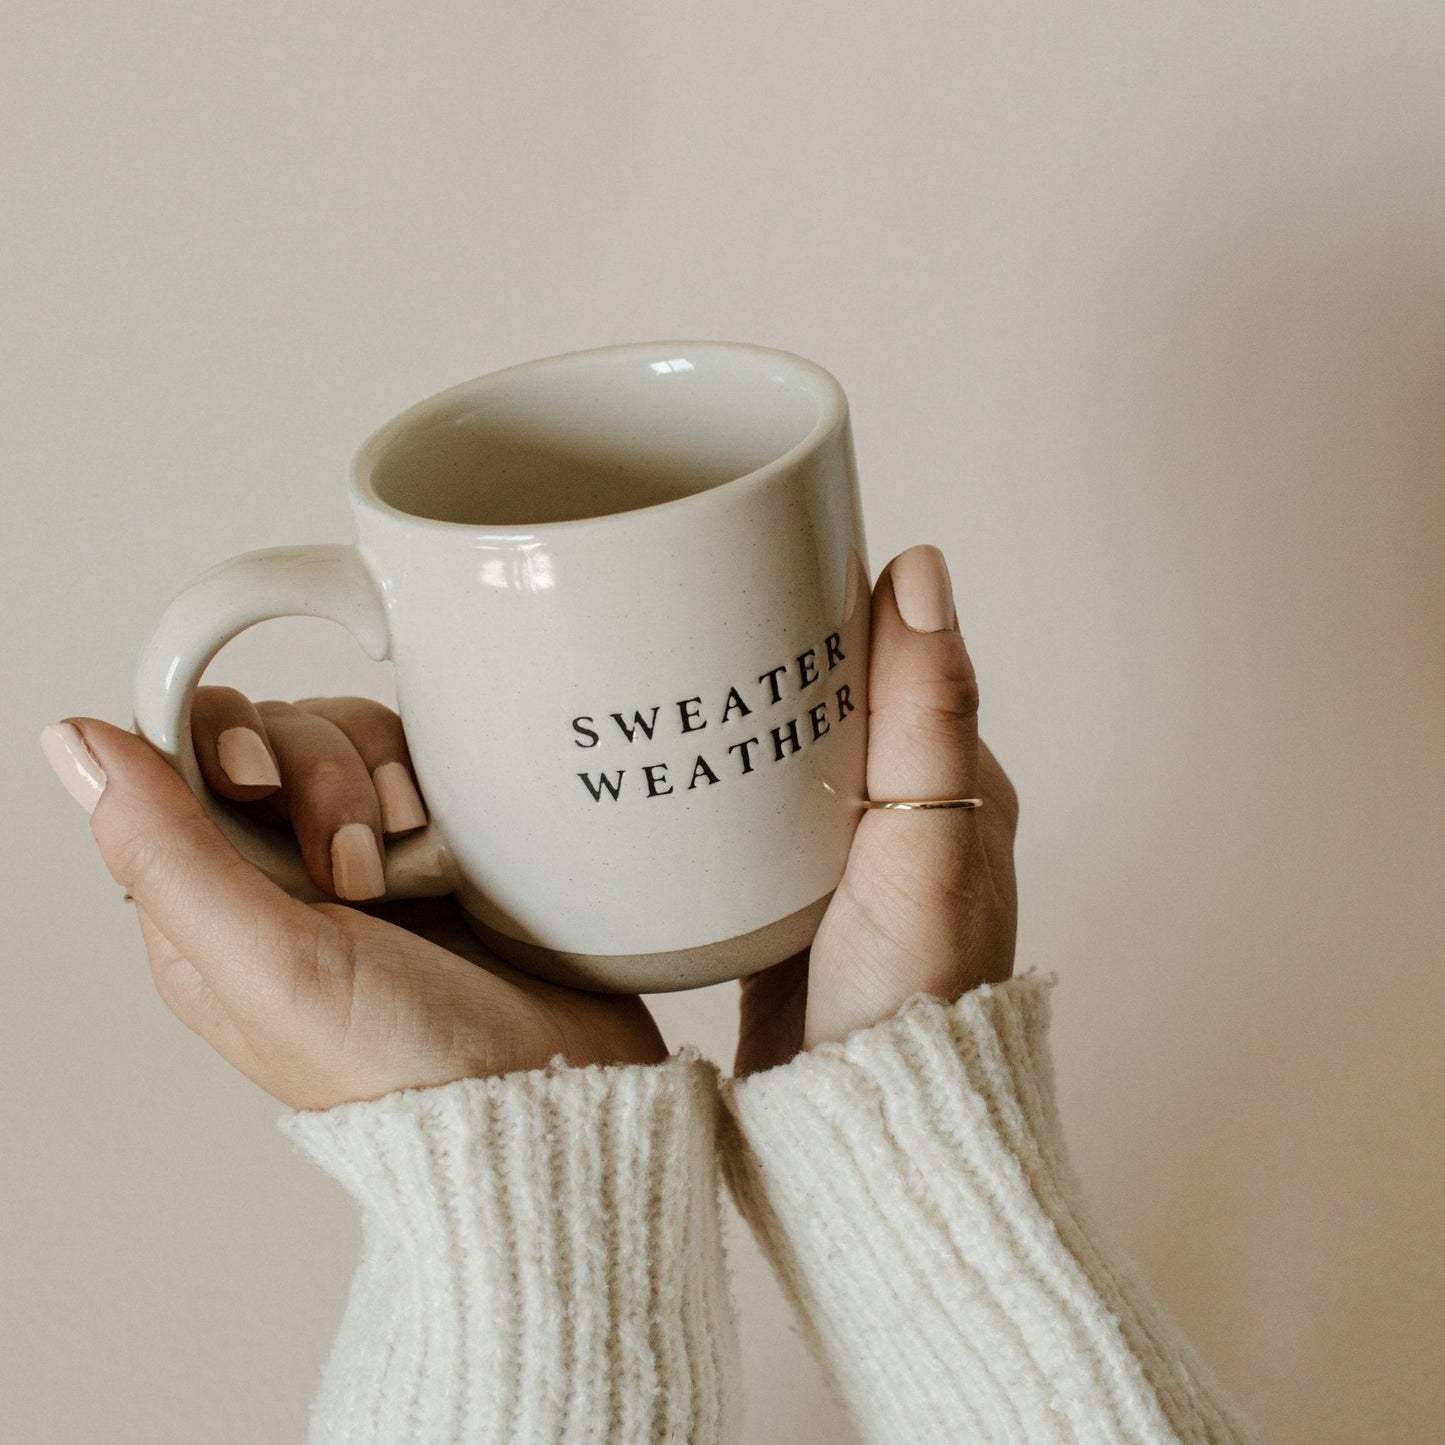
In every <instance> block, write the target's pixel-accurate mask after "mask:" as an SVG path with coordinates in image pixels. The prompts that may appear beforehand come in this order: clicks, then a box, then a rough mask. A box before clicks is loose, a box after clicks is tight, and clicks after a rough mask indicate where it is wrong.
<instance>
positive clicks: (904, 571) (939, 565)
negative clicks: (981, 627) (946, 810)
mask: <svg viewBox="0 0 1445 1445" xmlns="http://www.w3.org/2000/svg"><path fill="white" fill-rule="evenodd" d="M868 704H869V716H868V796H869V797H870V798H873V799H884V798H890V799H904V800H908V799H915V798H968V797H973V796H974V792H975V788H976V786H977V783H978V753H979V747H978V680H977V679H976V678H975V676H974V671H973V663H972V662H971V661H970V660H969V656H968V649H967V648H966V647H965V646H964V644H963V637H962V636H961V635H960V633H959V630H958V614H957V612H956V611H955V610H954V605H953V587H952V583H951V582H950V580H949V576H948V566H947V564H946V563H945V562H944V560H943V553H942V552H940V551H939V550H938V548H937V547H910V548H909V549H908V551H906V552H904V553H902V554H901V555H899V556H898V557H895V558H894V559H893V561H892V562H891V563H889V565H888V567H887V568H886V569H885V571H884V574H883V576H882V577H881V578H880V579H879V583H878V586H877V588H876V589H875V593H874V602H873V637H872V646H871V656H870V659H869V671H868ZM950 812H951V814H952V816H953V819H954V821H956V822H957V821H962V822H967V821H970V820H969V819H968V818H967V816H966V814H967V810H964V809H955V810H950ZM872 816H873V817H875V818H876V817H879V814H878V813H877V812H874V813H873V814H872ZM864 821H865V822H866V821H868V820H867V819H865V820H864ZM880 821H886V822H889V823H902V824H910V823H917V822H918V821H919V820H918V819H917V818H916V817H915V818H906V817H905V818H880ZM908 831H911V832H914V833H918V832H920V831H922V830H919V829H918V828H916V827H914V828H912V829H911V830H908ZM935 831H936V830H935Z"/></svg>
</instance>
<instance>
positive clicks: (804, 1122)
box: [723, 976, 1257, 1445]
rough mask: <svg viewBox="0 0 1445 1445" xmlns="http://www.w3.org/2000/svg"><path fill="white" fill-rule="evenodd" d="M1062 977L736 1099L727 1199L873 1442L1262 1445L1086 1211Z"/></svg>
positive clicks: (891, 1028) (860, 1046) (910, 1010)
mask: <svg viewBox="0 0 1445 1445" xmlns="http://www.w3.org/2000/svg"><path fill="white" fill-rule="evenodd" d="M1051 982H1052V981H1051V980H1046V979H1041V978H1038V977H1036V976H1029V977H1024V978H1020V979H1014V980H1012V981H1010V982H1008V983H1005V984H1000V985H996V986H994V987H991V988H980V989H976V990H974V991H973V992H971V993H968V994H966V995H965V996H964V997H963V998H962V999H961V1000H959V1002H958V1003H956V1004H954V1005H952V1006H945V1005H943V1004H941V1003H939V1002H937V1001H936V1000H932V999H923V998H920V999H916V1000H914V1001H913V1002H912V1003H910V1004H909V1005H908V1006H906V1007H905V1008H904V1009H903V1010H902V1011H901V1012H900V1013H899V1014H898V1015H897V1016H896V1017H895V1018H893V1019H890V1020H888V1021H887V1022H885V1023H881V1024H877V1025H874V1026H873V1027H872V1028H869V1029H864V1030H861V1031H860V1032H858V1033H856V1034H854V1035H853V1036H852V1037H851V1038H850V1039H848V1040H847V1041H846V1042H844V1043H842V1044H834V1045H825V1046H823V1047H821V1048H818V1049H816V1050H814V1051H813V1052H811V1053H809V1054H804V1055H800V1056H799V1057H798V1058H796V1059H794V1060H793V1061H792V1062H791V1063H789V1064H786V1065H783V1066H781V1067H779V1068H775V1069H771V1070H769V1071H768V1072H766V1073H762V1074H756V1075H753V1076H752V1077H751V1078H748V1079H745V1080H741V1081H736V1082H733V1083H730V1084H727V1085H725V1086H724V1094H723V1098H724V1103H725V1106H726V1117H725V1123H724V1151H725V1159H724V1169H725V1172H726V1174H727V1176H728V1182H729V1185H730V1186H731V1188H732V1190H733V1193H734V1196H735V1198H736V1199H737V1201H738V1204H739V1207H740V1208H741V1210H742V1212H743V1214H744V1215H745V1216H746V1217H747V1219H748V1221H749V1223H750V1224H751V1225H752V1227H753V1229H754V1232H755V1233H756V1234H757V1235H758V1238H759V1240H760V1242H761V1244H762V1246H763V1248H764V1250H765V1251H766V1252H767V1253H768V1255H769V1257H770V1258H771V1260H772V1262H773V1266H774V1268H775V1270H776V1271H777V1273H778V1276H779V1278H780V1280H781V1281H782V1283H783V1287H784V1289H785V1290H786V1291H787V1293H788V1294H789V1296H790V1298H791V1299H792V1301H793V1304H794V1307H795V1309H796V1310H797V1312H798V1314H799V1317H800V1319H801V1321H802V1323H803V1327H804V1331H805V1333H806V1335H807V1336H808V1339H809V1343H810V1345H811V1347H812V1349H813V1351H814V1353H815V1355H816V1356H817V1357H818V1359H819V1360H820V1362H821V1364H822V1365H823V1367H824V1369H825V1370H826V1372H827V1373H828V1375H829V1377H830V1378H831V1380H832V1382H833V1384H834V1386H835V1387H836V1389H837V1390H838V1392H839V1394H840V1395H841V1397H842V1399H843V1401H844V1403H845V1404H846V1406H847V1407H848V1409H849V1412H850V1414H851V1415H852V1417H853V1419H854V1420H855V1421H856V1422H857V1424H858V1427H859V1429H860V1431H861V1433H862V1436H863V1438H864V1439H865V1440H867V1441H868V1442H870V1445H902V1442H905V1441H906V1442H908V1445H945V1442H946V1445H1065V1442H1068V1445H1078V1442H1090V1445H1123V1442H1131V1445H1164V1442H1186V1445H1206V1442H1207V1445H1239V1442H1246V1441H1251V1442H1252V1441H1255V1440H1256V1439H1257V1437H1256V1436H1255V1435H1254V1433H1253V1432H1252V1431H1251V1429H1250V1428H1249V1427H1248V1426H1247V1425H1246V1424H1245V1423H1244V1422H1243V1421H1242V1420H1241V1419H1240V1418H1239V1416H1238V1415H1236V1414H1235V1412H1234V1410H1233V1409H1232V1407H1231V1406H1230V1405H1229V1404H1228V1403H1227V1402H1226V1401H1225V1399H1224V1398H1223V1396H1222V1395H1221V1393H1220V1391H1219V1389H1218V1387H1217V1386H1216V1385H1215V1384H1214V1383H1213V1381H1212V1380H1211V1379H1210V1378H1209V1376H1208V1375H1207V1373H1206V1372H1205V1370H1204V1368H1203V1367H1202V1365H1201V1364H1200V1362H1199V1361H1198V1359H1196V1357H1195V1355H1194V1353H1193V1352H1192V1350H1191V1349H1190V1347H1189V1345H1188V1343H1187V1342H1186V1341H1185V1340H1184V1339H1183V1337H1182V1336H1181V1335H1180V1334H1179V1332H1178V1331H1177V1330H1176V1329H1175V1328H1174V1327H1173V1326H1172V1325H1171V1324H1170V1323H1169V1322H1168V1321H1167V1320H1166V1319H1165V1318H1164V1316H1163V1315H1162V1313H1161V1312H1160V1310H1159V1308H1158V1306H1157V1305H1156V1304H1155V1303H1154V1302H1153V1300H1152V1299H1151V1298H1150V1296H1149V1292H1148V1290H1147V1288H1146V1287H1145V1285H1144V1284H1143V1282H1142V1281H1141V1279H1140V1278H1139V1276H1138V1275H1137V1274H1136V1273H1135V1271H1134V1269H1133V1268H1132V1267H1131V1266H1130V1264H1129V1263H1128V1262H1127V1261H1126V1260H1125V1259H1124V1257H1123V1256H1122V1255H1121V1254H1120V1253H1119V1252H1118V1250H1117V1249H1116V1248H1115V1247H1114V1246H1113V1245H1112V1244H1111V1243H1110V1241H1109V1240H1108V1239H1107V1237H1106V1236H1105V1234H1104V1232H1103V1230H1102V1229H1101V1228H1100V1226H1099V1224H1098V1223H1097V1222H1096V1221H1095V1219H1094V1218H1093V1216H1092V1214H1091V1213H1090V1210H1089V1207H1088V1205H1087V1203H1086V1202H1085V1200H1084V1197H1083V1194H1082V1192H1081V1191H1080V1188H1079V1183H1078V1180H1077V1178H1076V1177H1075V1175H1074V1172H1073V1169H1072V1167H1071V1166H1070V1163H1069V1160H1068V1155H1067V1153H1066V1151H1065V1147H1064V1140H1063V1137H1062V1135H1061V1133H1060V1128H1059V1118H1058V1114H1057V1111H1056V1109H1055V1103H1054V1088H1053V1072H1052V1066H1051V1063H1050V1057H1049V1051H1048V1038H1047V1035H1048V1021H1049V986H1050V984H1051Z"/></svg>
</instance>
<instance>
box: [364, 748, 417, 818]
mask: <svg viewBox="0 0 1445 1445" xmlns="http://www.w3.org/2000/svg"><path fill="white" fill-rule="evenodd" d="M371 781H372V782H373V783H374V784H375V785H376V797H377V801H378V802H379V803H380V804H381V829H382V832H384V833H409V832H411V830H412V829H413V828H424V827H425V826H426V809H425V808H424V807H423V806H422V801H421V794H420V793H418V792H417V790H416V784H415V783H413V782H412V780H411V774H410V773H409V772H408V771H407V766H406V764H405V763H382V765H381V766H380V767H379V768H377V769H376V771H375V772H373V773H372V775H371Z"/></svg>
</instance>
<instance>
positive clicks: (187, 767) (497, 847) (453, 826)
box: [135, 342, 869, 992]
mask: <svg viewBox="0 0 1445 1445" xmlns="http://www.w3.org/2000/svg"><path fill="white" fill-rule="evenodd" d="M350 500H351V507H352V511H353V514H354V516H355V522H356V533H357V544H356V545H355V546H346V545H328V546H305V547H280V548H271V549H267V550H264V551H259V552H251V553H248V554H246V555H245V556H241V557H237V558H234V559H233V560H231V561H229V562H224V563H222V564H221V565H220V566H218V567H215V568H213V569H211V570H210V571H209V572H207V573H205V574H204V575H203V576H201V577H200V578H198V579H197V580H196V581H195V582H194V583H192V585H191V586H189V587H188V588H186V589H185V590H184V591H183V592H182V593H181V594H180V595H179V596H178V597H177V598H176V599H175V600H174V601H173V602H172V603H171V605H170V607H169V608H168V609H167V610H166V612H165V613H164V614H163V616H162V617H161V619H160V621H159V623H158V624H157V626H156V628H155V630H154V632H153V634H152V635H151V637H150V639H149V641H148V642H147V644H146V646H145V648H144V649H143V651H142V654H141V657H140V661H139V665H138V669H137V673H136V683H135V716H136V725H137V730H138V731H139V732H140V733H141V734H142V735H143V736H144V737H146V738H147V739H148V740H149V741H150V742H151V743H152V744H153V745H154V746H156V747H157V748H158V749H159V750H160V751H161V752H162V753H164V754H165V755H166V756H167V757H168V758H170V760H171V761H172V762H173V764H174V765H175V766H176V767H177V769H178V770H179V771H180V773H181V774H182V776H183V777H184V778H185V779H186V781H187V782H188V783H189V784H190V785H191V787H192V788H193V789H194V790H195V791H196V793H197V794H198V795H199V796H200V797H201V798H202V799H203V801H204V802H205V803H206V806H207V808H208V810H209V811H210V813H211V815H212V816H213V817H214V818H215V820H216V822H217V823H218V824H219V825H220V827H221V828H222V829H223V830H224V832H225V833H226V834H227V836H228V837H229V838H230V839H231V841H232V842H233V843H234V844H235V845H236V846H237V848H238V849H239V850H240V851H241V852H242V853H243V854H245V856H247V857H248V858H249V859H251V860H252V861H253V862H254V863H256V864H257V865H258V866H259V867H260V868H262V869H263V870H264V871H265V872H266V873H267V874H268V875H269V876H270V877H272V878H273V879H274V880H275V881H276V882H278V883H279V884H281V886H282V887H284V888H286V889H287V891H288V892H290V893H292V894H294V895H295V896H297V897H299V898H303V899H306V900H316V899H319V898H321V897H323V896H324V895H322V894H321V893H320V892H319V891H318V890H317V889H316V887H315V885H314V884H313V883H312V882H311V881H310V878H309V876H308V875H307V873H306V870H305V868H304V866H303V864H302V861H301V857H300V854H299V852H298V851H297V850H296V848H295V847H294V845H293V843H292V841H291V840H290V839H289V838H286V837H285V836H284V835H282V834H279V833H276V832H274V831H272V830H269V829H267V828H265V827H262V826H260V825H257V824H253V823H251V822H250V821H249V820H248V819H245V818H243V817H242V816H241V815H240V814H239V813H238V812H236V811H234V810H233V809H231V808H230V807H229V806H228V805H227V804H225V803H223V802H222V801H221V800H219V799H217V798H215V797H214V796H213V795H211V794H210V793H209V790H208V789H207V788H206V786H205V784H204V782H203V781H202V778H201V773H200V769H199V767H198V765H197V762H196V757H195V752H194V749H193V747H192V744H191V736H190V714H191V703H192V698H193V696H194V693H195V688H196V686H197V684H198V683H199V681H200V679H201V676H202V674H203V672H204V670H205V668H206V666H207V664H208V663H209V662H210V661H211V659H212V658H213V657H214V656H215V655H216V653H217V652H218V651H219V650H220V649H221V647H222V646H224V644H225V643H226V642H228V641H229V640H230V639H231V638H233V637H235V636H236V634H237V633H239V632H241V631H242V630H243V629H245V628H247V627H250V626H251V625H253V624H254V623H257V622H261V621H263V620H265V619H267V618H272V617H280V616H288V615H298V616H311V617H327V618H331V619H332V620H334V621H336V622H339V623H341V624H342V625H344V626H345V627H347V628H348V629H350V631H351V632H352V634H353V635H354V636H355V638H356V639H357V641H358V642H359V643H360V644H361V646H362V647H363V649H365V651H366V652H367V653H368V654H369V655H370V656H371V657H374V658H379V659H380V658H389V659H390V660H391V661H392V663H393V665H394V668H395V682H396V694H397V704H398V710H399V712H400V714H401V718H402V723H403V726H404V728H405V730H406V735H407V741H408V744H409V746H410V749H411V757H412V763H413V766H414V769H415V773H416V777H417V780H418V783H419V785H420V788H421V791H422V794H423V797H424V800H425V802H426V805H427V808H428V812H429V815H430V822H429V823H428V825H427V827H426V828H425V829H424V830H422V831H420V832H418V833H415V834H413V835H410V836H408V837H405V838H402V839H400V840H397V841H393V842H390V843H388V845H387V847H386V850H385V866H386V884H387V893H386V896H387V897H388V898H407V897H426V896H433V895H438V894H442V893H455V894H456V895H457V898H458V901H459V902H460V904H461V907H462V909H463V910H464V912H465V914H466V917H467V919H468V922H469V923H470V924H471V926H472V927H473V928H474V929H475V931H476V932H477V933H478V935H479V936H480V937H481V938H482V939H483V940H484V941H485V942H486V943H487V944H488V945H489V946H490V947H491V948H492V949H494V950H495V951H496V953H498V954H499V955H501V956H502V957H503V958H505V959H507V960H509V961H510V962H512V963H514V964H516V965H517V966H519V967H521V968H523V969H525V970H527V971H529V972H532V973H534V974H537V975H540V976H542V977H545V978H549V979H553V980H555V981H557V982H562V983H567V984H571V985H574V986H579V987H584V988H590V989H596V990H603V991H611V992H634V991H645V992H651V991H661V990H668V989H679V988H693V987H699V986H701V985H704V984H710V983H716V982H719V981H720V980H722V979H726V978H733V977H740V976H742V975H744V974H748V973H751V972H754V971H756V970H758V969H761V968H766V967H768V966H769V965H771V964H774V963H777V962H779V961H781V960H782V959H784V958H787V957H789V956H790V955H791V954H793V953H796V952H797V951H798V950H800V949H802V948H804V947H806V946H807V944H808V943H809V942H810V940H811V939H812V936H813V933H814V931H815V930H816V928H817V925H818V922H819V920H820V918H821V917H822V914H823V910H824V909H825V908H826V906H827V903H828V899H829V897H830V896H831V894H832V891H833V889H834V888H835V886H836V885H837V883H838V880H839V878H840V877H841V876H842V872H843V867H844V863H845V861H846V858H847V854H848V847H849V843H850V841H851V839H852V835H853V831H854V828H855V827H856V825H857V822H858V819H859V818H860V817H861V815H862V809H861V807H860V806H859V804H860V800H861V799H862V797H863V796H864V791H863V790H864V782H865V775H864V764H865V753H866V747H867V719H868V700H867V692H866V688H867V675H868V674H867V665H868V623H869V584H868V575H869V574H868V563H867V556H866V551H865V546H864V539H863V524H862V514H861V508H860V505H859V498H858V484H857V478H856V473H855V468H854V461H853V448H852V440H851V435H850V431H849V423H848V407H847V401H846V399H845V397H844V395H843V392H842V389H841V388H840V387H839V385H838V383H837V381H835V380H834V378H833V377H832V376H830V375H829V374H828V373H827V372H826V371H824V370H822V369H821V368H820V367H818V366H816V365H814V364H813V363H811V362H809V361H805V360H803V359H802V358H801V357H797V356H792V355H789V354H787V353H785V352H780V351H772V350H767V349H763V348H760V347H755V346H745V345H737V344H732V343H721V342H666V343H660V344H642V345H630V346H615V347H607V348H603V349H601V350H595V351H585V352H578V353H574V354H572V355H567V356H558V357H552V358H549V359H547V360H544V361H535V362H531V363H529V364H527V365H523V366H517V367H513V368H511V369H509V370H506V371H501V372H497V373H495V374H493V375H490V376H484V377H481V378H479V379H478V380H475V381H470V382H467V383H465V384H464V385H462V386H458V387H455V388H453V389H452V390H450V391H446V392H443V393H441V394H440V395H438V396H435V397H433V398H431V399H430V400H428V401H424V402H422V403H420V404H419V405H417V406H414V407H412V408H411V409H410V410H409V411H406V412H404V413H403V414H402V415H401V416H399V417H397V418H396V419H395V420H394V421H392V422H390V423H388V424H387V425H386V426H384V427H382V428H381V430H380V431H378V432H377V433H376V434H375V435H374V436H372V438H371V439H370V440H369V441H368V442H366V443H365V445H364V446H363V447H362V448H361V450H360V452H359V453H358V455H357V457H356V460H355V463H354V465H353V469H352V474H351V485H350Z"/></svg>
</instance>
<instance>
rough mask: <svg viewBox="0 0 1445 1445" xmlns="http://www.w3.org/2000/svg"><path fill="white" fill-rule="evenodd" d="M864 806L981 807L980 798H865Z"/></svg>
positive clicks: (981, 800) (901, 807)
mask: <svg viewBox="0 0 1445 1445" xmlns="http://www.w3.org/2000/svg"><path fill="white" fill-rule="evenodd" d="M863 806H864V807H865V808H899V809H903V808H981V807H983V799H982V798H911V799H903V798H865V799H864V800H863Z"/></svg>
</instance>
